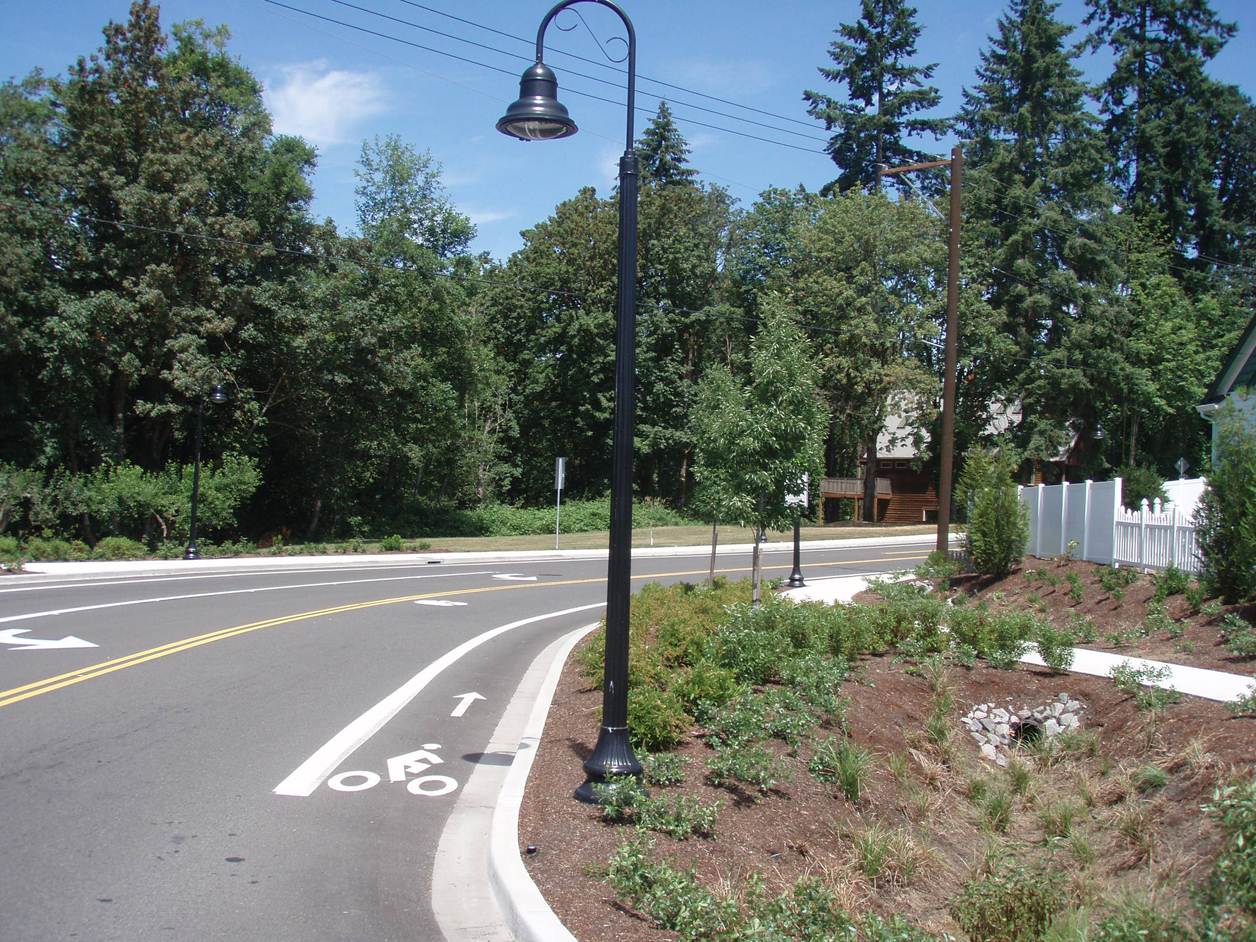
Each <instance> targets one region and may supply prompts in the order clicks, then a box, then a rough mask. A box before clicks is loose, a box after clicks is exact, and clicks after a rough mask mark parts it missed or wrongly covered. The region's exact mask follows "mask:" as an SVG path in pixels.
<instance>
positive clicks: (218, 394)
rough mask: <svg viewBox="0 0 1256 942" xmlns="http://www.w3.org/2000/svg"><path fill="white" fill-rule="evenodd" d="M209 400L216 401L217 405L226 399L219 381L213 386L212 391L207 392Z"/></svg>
mask: <svg viewBox="0 0 1256 942" xmlns="http://www.w3.org/2000/svg"><path fill="white" fill-rule="evenodd" d="M209 401H210V402H215V403H218V404H219V405H221V404H222V403H224V402H226V401H227V394H226V393H225V392H223V389H222V384H221V383H219V384H218V385H217V386H215V387H214V391H213V392H212V393H210V394H209Z"/></svg>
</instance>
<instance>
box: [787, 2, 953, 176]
mask: <svg viewBox="0 0 1256 942" xmlns="http://www.w3.org/2000/svg"><path fill="white" fill-rule="evenodd" d="M920 31H921V28H920V26H918V25H917V24H916V10H915V8H914V7H910V6H908V5H907V4H906V2H905V0H862V9H861V15H860V18H859V20H858V21H857V22H855V23H843V24H842V25H841V26H840V27H839V28H838V30H837V31H836V32H837V33H838V34H839V35H840V36H841V37H842V38H843V40H844V41H834V42H833V43H830V45H829V58H831V59H832V60H833V62H834V63H835V64H836V65H835V67H833V68H825V67H823V66H822V67H820V74H821V75H823V76H824V77H825V78H826V79H827V80H828V81H830V82H839V83H841V84H843V85H845V86H846V92H847V98H848V99H849V100H848V101H844V102H842V101H838V100H837V99H835V98H832V97H830V96H828V95H825V94H822V93H820V92H814V91H807V92H804V93H803V100H804V101H806V102H807V103H808V105H807V111H808V113H810V114H811V115H812V116H813V117H816V118H819V119H820V120H822V121H823V122H824V127H825V129H826V130H829V131H833V130H836V131H837V133H836V134H835V135H834V136H833V137H832V138H831V139H830V140H829V143H828V145H827V146H826V148H825V150H826V151H827V152H828V153H829V155H830V156H831V157H832V158H833V162H834V163H836V164H837V165H838V167H840V168H841V171H842V172H841V175H840V176H839V177H838V178H837V179H836V180H834V181H833V182H832V183H830V184H828V186H826V187H825V188H824V192H825V193H828V192H831V191H833V190H838V191H840V192H845V191H846V190H849V189H851V188H852V187H858V186H866V187H872V188H874V189H877V190H879V189H880V188H881V184H880V179H881V178H880V177H879V176H878V173H877V172H878V170H879V169H880V168H881V167H882V166H885V165H892V166H897V165H902V164H910V163H919V162H922V161H925V160H929V159H930V156H931V155H929V154H926V153H924V152H922V151H920V150H917V149H915V148H913V147H911V146H909V145H908V144H907V139H908V138H909V137H912V136H915V135H921V134H932V135H933V137H934V138H935V139H937V138H939V137H941V136H942V135H943V134H945V133H946V131H947V129H948V126H949V122H948V121H947V120H946V119H945V118H926V117H923V116H921V115H920V113H921V112H925V111H928V110H929V109H931V108H935V107H937V105H938V103H939V102H940V101H941V95H940V94H939V92H938V90H937V88H935V87H934V86H932V85H925V82H927V81H928V80H929V79H930V78H932V77H933V72H934V70H935V69H936V68H937V63H933V64H932V65H925V66H919V65H912V64H911V60H912V57H914V56H915V55H916V40H917V38H918V37H919V36H920ZM894 183H895V185H896V186H898V187H900V188H902V189H907V188H908V187H909V182H908V181H907V180H906V179H905V178H903V179H899V178H895V180H894Z"/></svg>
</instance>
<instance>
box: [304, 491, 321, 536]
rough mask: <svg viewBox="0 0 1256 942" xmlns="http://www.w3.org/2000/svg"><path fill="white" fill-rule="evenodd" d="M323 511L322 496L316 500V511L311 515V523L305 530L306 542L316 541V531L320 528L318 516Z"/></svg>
mask: <svg viewBox="0 0 1256 942" xmlns="http://www.w3.org/2000/svg"><path fill="white" fill-rule="evenodd" d="M322 513H323V499H322V498H321V497H319V498H317V499H315V501H314V513H313V514H312V515H311V516H310V525H309V527H308V528H307V529H306V531H305V542H307V543H313V542H314V531H315V530H317V529H318V518H319V517H320V516H321V515H322Z"/></svg>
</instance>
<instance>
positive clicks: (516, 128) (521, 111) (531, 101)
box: [497, 62, 577, 141]
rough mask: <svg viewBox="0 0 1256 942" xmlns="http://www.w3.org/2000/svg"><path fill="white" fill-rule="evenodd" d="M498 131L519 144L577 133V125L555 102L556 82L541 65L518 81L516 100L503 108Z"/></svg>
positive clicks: (528, 71)
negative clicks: (515, 138)
mask: <svg viewBox="0 0 1256 942" xmlns="http://www.w3.org/2000/svg"><path fill="white" fill-rule="evenodd" d="M497 130H499V131H501V132H502V133H503V134H509V135H510V136H511V137H517V138H519V140H521V141H552V140H555V139H556V138H560V137H570V136H571V135H573V134H575V133H576V130H577V128H576V122H574V121H572V120H571V117H570V115H568V114H567V109H566V107H565V106H564V105H563V103H562V102H560V101H559V100H558V80H557V79H556V78H554V72H553V70H551V69H550V68H549V66H547V65H546V64H545V63H544V62H538V63H536V65H533V66H529V67H528V69H527V71H525V72H524V73H523V77H522V78H521V79H519V100H518V101H516V102H515V103H514V104H513V105H511V106H510V107H509V108H507V109H506V115H505V117H503V118H502V119H501V120H500V121H498V122H497Z"/></svg>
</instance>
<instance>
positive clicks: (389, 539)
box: [379, 533, 405, 553]
mask: <svg viewBox="0 0 1256 942" xmlns="http://www.w3.org/2000/svg"><path fill="white" fill-rule="evenodd" d="M404 546H405V544H404V543H403V542H402V539H401V537H400V536H398V535H397V534H396V533H394V534H393V535H392V536H386V537H384V538H383V539H382V540H380V541H379V551H380V552H381V553H397V552H400V551H401V550H402V548H403V547H404Z"/></svg>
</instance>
